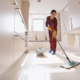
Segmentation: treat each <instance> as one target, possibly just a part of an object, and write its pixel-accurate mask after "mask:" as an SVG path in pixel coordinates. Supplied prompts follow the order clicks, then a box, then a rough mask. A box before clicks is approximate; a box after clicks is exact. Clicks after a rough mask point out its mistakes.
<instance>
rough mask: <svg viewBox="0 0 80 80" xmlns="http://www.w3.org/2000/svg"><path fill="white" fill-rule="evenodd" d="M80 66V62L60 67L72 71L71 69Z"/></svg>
mask: <svg viewBox="0 0 80 80" xmlns="http://www.w3.org/2000/svg"><path fill="white" fill-rule="evenodd" d="M79 64H80V62H74V61H72V62H71V63H66V64H64V65H61V66H60V67H62V68H65V69H70V68H72V67H75V66H77V65H79Z"/></svg>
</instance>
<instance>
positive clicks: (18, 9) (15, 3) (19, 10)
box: [12, 0, 27, 29]
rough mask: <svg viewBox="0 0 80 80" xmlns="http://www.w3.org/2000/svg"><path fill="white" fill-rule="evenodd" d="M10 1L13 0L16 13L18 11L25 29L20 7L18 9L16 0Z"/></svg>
mask: <svg viewBox="0 0 80 80" xmlns="http://www.w3.org/2000/svg"><path fill="white" fill-rule="evenodd" d="M12 1H13V5H15V9H16V10H17V11H18V13H19V15H20V17H21V19H22V23H23V24H24V26H25V29H27V26H26V23H25V20H24V18H23V15H22V12H21V9H20V7H19V5H18V3H17V0H12Z"/></svg>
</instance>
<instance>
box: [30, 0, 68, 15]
mask: <svg viewBox="0 0 80 80" xmlns="http://www.w3.org/2000/svg"><path fill="white" fill-rule="evenodd" d="M29 1H30V13H35V14H37V13H39V14H50V12H51V10H52V9H55V10H56V11H57V12H59V11H61V10H62V9H63V8H64V7H65V6H66V5H67V4H68V0H41V2H37V0H29ZM66 10H67V9H66Z"/></svg>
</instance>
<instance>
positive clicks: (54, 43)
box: [48, 31, 57, 52]
mask: <svg viewBox="0 0 80 80" xmlns="http://www.w3.org/2000/svg"><path fill="white" fill-rule="evenodd" d="M48 32H49V42H50V48H51V50H53V51H54V52H56V45H57V41H56V39H55V38H53V34H52V32H51V31H48Z"/></svg>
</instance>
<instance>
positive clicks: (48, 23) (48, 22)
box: [46, 16, 57, 31]
mask: <svg viewBox="0 0 80 80" xmlns="http://www.w3.org/2000/svg"><path fill="white" fill-rule="evenodd" d="M48 26H49V27H51V28H52V29H53V30H56V31H57V19H56V18H55V17H54V19H52V20H51V19H50V16H48V17H47V19H46V27H48Z"/></svg>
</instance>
